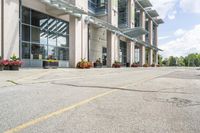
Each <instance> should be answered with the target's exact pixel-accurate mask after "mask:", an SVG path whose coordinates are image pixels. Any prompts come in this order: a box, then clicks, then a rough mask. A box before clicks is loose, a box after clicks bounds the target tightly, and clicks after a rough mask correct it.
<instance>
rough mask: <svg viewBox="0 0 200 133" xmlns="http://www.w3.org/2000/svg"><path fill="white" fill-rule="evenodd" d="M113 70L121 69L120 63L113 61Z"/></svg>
mask: <svg viewBox="0 0 200 133" xmlns="http://www.w3.org/2000/svg"><path fill="white" fill-rule="evenodd" d="M112 67H113V68H120V67H121V63H120V62H118V61H115V62H114V64H113V65H112Z"/></svg>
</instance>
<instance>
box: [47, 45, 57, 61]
mask: <svg viewBox="0 0 200 133" xmlns="http://www.w3.org/2000/svg"><path fill="white" fill-rule="evenodd" d="M48 56H52V57H53V58H54V59H57V57H56V47H52V46H49V47H48Z"/></svg>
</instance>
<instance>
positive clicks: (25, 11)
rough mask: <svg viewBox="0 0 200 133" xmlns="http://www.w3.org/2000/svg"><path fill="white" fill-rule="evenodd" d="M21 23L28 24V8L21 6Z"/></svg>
mask: <svg viewBox="0 0 200 133" xmlns="http://www.w3.org/2000/svg"><path fill="white" fill-rule="evenodd" d="M22 23H25V24H30V9H28V8H26V7H23V8H22Z"/></svg>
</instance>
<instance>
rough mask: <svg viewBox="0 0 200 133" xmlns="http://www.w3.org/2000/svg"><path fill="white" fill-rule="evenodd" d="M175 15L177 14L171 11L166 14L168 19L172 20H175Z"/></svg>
mask: <svg viewBox="0 0 200 133" xmlns="http://www.w3.org/2000/svg"><path fill="white" fill-rule="evenodd" d="M176 14H177V11H173V12H171V13H169V14H168V18H169V19H171V20H173V19H175V18H176Z"/></svg>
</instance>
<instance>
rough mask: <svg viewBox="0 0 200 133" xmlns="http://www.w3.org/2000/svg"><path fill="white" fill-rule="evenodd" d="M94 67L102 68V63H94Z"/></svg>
mask: <svg viewBox="0 0 200 133" xmlns="http://www.w3.org/2000/svg"><path fill="white" fill-rule="evenodd" d="M94 68H102V63H94Z"/></svg>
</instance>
